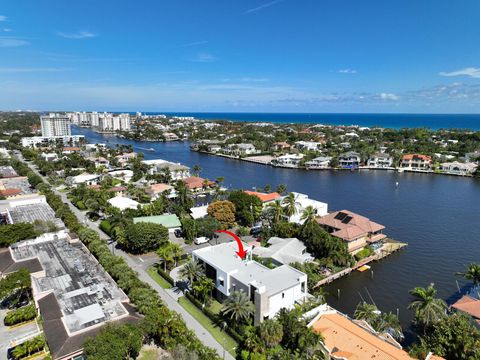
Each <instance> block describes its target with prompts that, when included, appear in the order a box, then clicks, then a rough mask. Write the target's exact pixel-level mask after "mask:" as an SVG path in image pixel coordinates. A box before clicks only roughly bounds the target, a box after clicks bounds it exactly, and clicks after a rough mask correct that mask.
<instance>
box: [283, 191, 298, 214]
mask: <svg viewBox="0 0 480 360" xmlns="http://www.w3.org/2000/svg"><path fill="white" fill-rule="evenodd" d="M282 205H284V207H283V210H284V212H285V215H286V216H287V217H288V218H290V217H292V216H293V215H295V214H296V213H297V205H298V202H297V201H296V199H295V194H294V193H290V194H288V195H287V196H286V197H285V198H284V199H283V201H282Z"/></svg>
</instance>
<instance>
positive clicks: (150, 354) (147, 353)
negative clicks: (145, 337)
mask: <svg viewBox="0 0 480 360" xmlns="http://www.w3.org/2000/svg"><path fill="white" fill-rule="evenodd" d="M157 359H158V351H156V350H155V349H148V350H147V349H142V350H140V354H139V355H138V360H157Z"/></svg>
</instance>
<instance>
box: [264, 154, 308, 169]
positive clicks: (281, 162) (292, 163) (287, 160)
mask: <svg viewBox="0 0 480 360" xmlns="http://www.w3.org/2000/svg"><path fill="white" fill-rule="evenodd" d="M304 156H305V155H303V154H285V155H281V156H279V157H276V158H274V159H273V160H272V165H275V166H280V167H286V168H298V167H300V163H301V161H302V159H303V157H304Z"/></svg>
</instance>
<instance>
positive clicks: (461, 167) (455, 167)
mask: <svg viewBox="0 0 480 360" xmlns="http://www.w3.org/2000/svg"><path fill="white" fill-rule="evenodd" d="M477 167H478V165H477V164H475V163H461V162H458V161H453V162H447V163H443V164H441V165H440V170H441V171H442V172H443V173H445V174H449V175H461V176H470V175H472V174H473V173H474V172H475V171H476V170H477Z"/></svg>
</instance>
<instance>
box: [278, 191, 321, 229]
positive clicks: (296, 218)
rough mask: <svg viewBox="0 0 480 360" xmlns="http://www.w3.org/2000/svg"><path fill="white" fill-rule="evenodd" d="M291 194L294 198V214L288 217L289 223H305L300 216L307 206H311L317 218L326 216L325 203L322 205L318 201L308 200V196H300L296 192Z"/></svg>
mask: <svg viewBox="0 0 480 360" xmlns="http://www.w3.org/2000/svg"><path fill="white" fill-rule="evenodd" d="M292 194H293V196H294V197H295V210H296V212H295V214H293V215H292V216H290V218H289V219H288V221H289V222H293V223H297V224H303V223H304V222H305V219H302V215H303V212H304V211H305V209H306V208H307V207H309V206H311V207H312V208H313V209H314V210H315V211H316V212H317V216H324V215H327V214H328V204H327V203H324V202H321V201H318V200H313V199H309V198H308V195H306V194H301V193H297V192H293V193H292ZM285 197H286V196H285ZM285 197H284V198H285Z"/></svg>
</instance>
